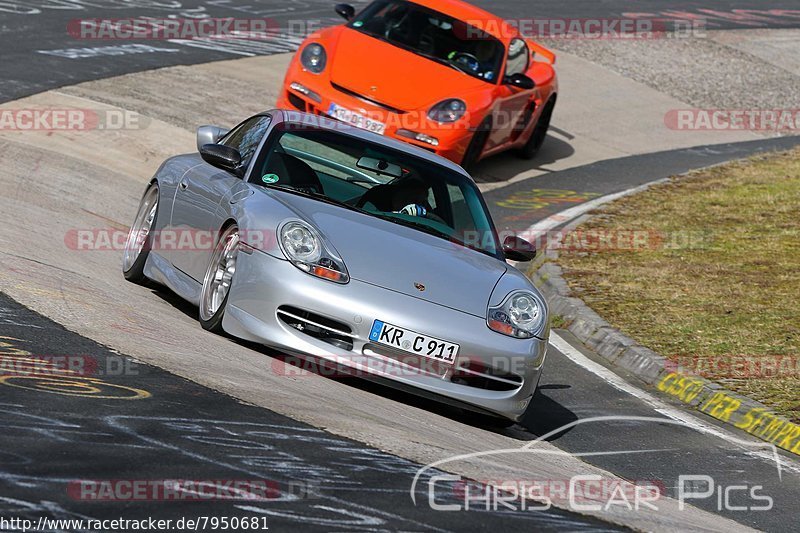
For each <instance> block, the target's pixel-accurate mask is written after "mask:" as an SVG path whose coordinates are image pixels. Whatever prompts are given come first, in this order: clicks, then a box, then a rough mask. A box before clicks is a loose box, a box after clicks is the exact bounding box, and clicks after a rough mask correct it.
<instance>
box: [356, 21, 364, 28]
mask: <svg viewBox="0 0 800 533" xmlns="http://www.w3.org/2000/svg"><path fill="white" fill-rule="evenodd" d="M363 25H364V22H363V21H360V20H357V21H355V22H354V23H353V27H354V28H360V27H361V26H363Z"/></svg>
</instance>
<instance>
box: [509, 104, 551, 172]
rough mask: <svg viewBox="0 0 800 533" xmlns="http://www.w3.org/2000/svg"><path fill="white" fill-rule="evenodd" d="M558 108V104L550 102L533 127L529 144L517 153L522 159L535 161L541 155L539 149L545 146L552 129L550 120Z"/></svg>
mask: <svg viewBox="0 0 800 533" xmlns="http://www.w3.org/2000/svg"><path fill="white" fill-rule="evenodd" d="M555 107H556V102H555V100H553V99H550V100H548V102H547V104H545V108H544V110H543V111H542V114H541V115H540V116H539V121H538V122H536V126H534V127H533V133H531V136H530V138H529V139H528V142H526V143H525V145H524V146H522V148H520V149H519V150H518V151H517V154H518V155H519V156H520V157H521V158H522V159H533V158H534V157H536V154H538V153H539V149H540V148H541V147H542V144H544V140H545V139H546V138H547V130H548V129H550V119H551V118H553V109H555Z"/></svg>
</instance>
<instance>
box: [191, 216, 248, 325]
mask: <svg viewBox="0 0 800 533" xmlns="http://www.w3.org/2000/svg"><path fill="white" fill-rule="evenodd" d="M238 252H239V228H238V227H236V226H229V227H228V228H227V229H226V230H225V231H224V232H223V233H222V235H221V236H220V239H219V242H218V243H217V246H216V247H215V248H214V253H213V254H212V256H211V262H210V263H209V265H208V269H207V270H206V275H205V278H204V279H203V290H202V293H201V294H200V318H201V319H203V320H211V318H212V317H213V316H214V315H215V314H216V313H217V311H219V308H220V306H221V305H222V302H224V301H225V297H226V296H227V295H228V291H229V290H230V288H231V282H232V281H233V275H234V273H235V272H236V257H237V254H238Z"/></svg>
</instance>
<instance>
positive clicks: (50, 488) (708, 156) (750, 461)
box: [0, 138, 800, 531]
mask: <svg viewBox="0 0 800 533" xmlns="http://www.w3.org/2000/svg"><path fill="white" fill-rule="evenodd" d="M799 142H800V140H798V139H797V138H782V139H772V140H764V141H756V142H750V143H739V144H734V145H727V146H715V147H699V148H695V149H690V150H676V151H672V152H665V153H656V154H651V155H645V156H636V157H632V158H626V159H627V160H614V161H606V162H601V163H596V164H593V165H589V166H588V167H587V168H576V169H572V170H569V171H563V172H559V173H553V174H552V175H549V176H548V177H547V179H552V180H554V183H560V184H562V186H566V185H564V184H568V185H569V186H570V187H571V188H573V189H575V190H578V191H589V190H590V189H591V190H592V191H595V192H596V193H597V194H602V193H611V192H615V191H617V190H621V189H625V188H629V187H632V186H636V185H639V184H641V183H642V182H644V181H651V180H652V179H658V178H660V177H662V176H667V175H670V174H675V173H679V172H683V171H687V170H690V169H692V168H698V167H702V166H708V165H711V164H715V163H718V162H720V161H724V160H729V159H731V158H736V157H744V156H747V155H751V154H755V153H759V152H763V151H766V150H772V149H783V148H788V147H790V146H793V145H796V144H798V143H799ZM644 169H649V170H650V174H646V173H645V172H644ZM654 169H658V171H657V172H656V173H654V172H653V170H654ZM598 183H609V184H610V185H609V186H608V187H605V188H603V187H601V186H599V185H598ZM537 185H538V180H537ZM529 187H530V184H527V185H526V184H525V183H524V182H523V183H520V184H515V185H513V186H511V187H510V188H512V189H513V190H512V191H507V192H510V193H511V194H516V193H519V192H526V191H527V188H529ZM510 196H511V195H510V194H506V195H505V196H504V195H503V189H499V190H497V191H492V192H491V193H489V194H487V200H488V201H489V203H490V206H491V209H492V210H495V214H496V216H497V217H498V219H499V220H506V219H507V218H508V217H507V216H504V213H508V212H512V213H513V212H514V210H513V209H512V210H505V211H504V210H496V202H497V201H502V198H508V197H510ZM566 205H569V204H563V203H562V204H561V205H557V204H548V205H547V206H546V207H544V208H541V209H540V210H539V211H537V212H536V213H530V212H528V213H526V216H534V217H536V218H543V217H544V216H546V215H548V214H550V213H552V212H553V211H558V210H561V209H563V208H564V207H565V206H566ZM162 297H163V298H165V300H166V301H168V302H171V303H172V305H173V306H174V309H173V311H174V312H176V313H180V312H181V311H183V312H186V313H188V314H190V315H191V314H192V313H193V309H191V308H190V307H191V306H187V305H185V304H183V303H181V302H178V301H177V299H176V298H174V297H172V296H170V295H168V294H164V295H163V296H162ZM2 307H3V310H2V313H0V317H1V318H2V319H1V320H0V335H2V336H4V337H11V338H13V339H20V340H19V341H14V340H11V339H5V340H4V342H7V343H10V344H11V346H13V347H16V348H20V349H24V350H26V351H27V352H30V353H31V354H34V355H47V356H58V355H71V356H74V355H76V354H80V355H86V356H88V357H90V358H96V360H98V361H99V362H100V364H99V369H100V370H101V371H102V369H103V368H104V363H103V362H104V361H105V358H106V357H109V356H110V357H119V356H118V355H115V354H113V353H112V352H110V351H109V350H108V349H105V348H103V347H102V346H99V345H97V344H96V343H94V342H93V341H90V340H88V339H85V338H82V337H79V336H78V335H76V334H74V333H70V332H67V331H65V330H64V329H63V328H61V327H59V326H57V325H56V324H54V323H52V322H51V321H49V320H48V319H45V318H44V317H41V316H39V315H36V314H35V313H33V312H31V311H30V310H27V309H25V308H24V307H22V306H19V305H18V304H16V303H13V302H11V301H10V300H8V299H7V298H3V300H2ZM559 334H560V335H562V336H564V337H566V338H567V339H569V334H568V333H567V332H564V331H559ZM571 344H572V345H573V347H576V349H579V350H581V348H580V347H579V344H578V343H577V342H572V343H571ZM251 348H252V349H253V350H254V351H259V352H262V353H264V354H265V355H268V356H270V357H276V356H277V354H274V353H271V352H270V351H269V350H264V349H262V348H259V347H256V346H252V347H251ZM4 351H7V350H4ZM581 351H582V352H583V353H584V355H585V356H586V357H587V358H589V359H592V360H595V361H596V362H600V364H604V363H602V362H601V361H600V360H599V359H596V358H594V357H593V356H592V354H591V353H589V352H586V351H585V350H581ZM93 360H95V359H93ZM267 361H268V359H267ZM117 366H119V365H116V366H115V368H116V367H117ZM132 368H133V369H134V371H133V372H127V373H124V374H123V375H109V376H107V375H104V373H103V372H100V374H99V375H98V376H89V377H90V378H92V377H97V378H98V379H101V380H103V381H105V382H108V383H111V384H112V385H122V386H123V387H134V388H137V389H143V390H146V391H150V392H152V394H153V396H152V398H150V399H146V400H141V401H135V400H129V401H121V400H114V399H109V400H102V399H94V398H91V395H86V396H85V397H79V398H72V397H63V396H60V395H56V394H53V393H47V392H43V391H42V390H41V388H43V387H42V386H41V385H39V386H35V387H33V388H34V389H39V390H23V389H20V388H11V387H9V385H10V386H12V387H13V386H14V385H15V384H16V385H20V382H19V381H16V382H15V381H14V378H12V379H11V380H10V381H5V382H4V384H5V385H7V386H6V387H0V389H2V391H3V403H4V404H5V406H6V412H5V414H4V415H3V422H2V423H1V424H0V428H3V432H4V435H5V436H4V438H5V439H6V440H5V441H4V443H6V452H5V454H4V456H3V458H4V460H3V464H4V467H3V472H4V474H3V484H4V488H3V490H2V494H3V496H4V497H5V498H6V500H5V501H6V509H7V510H8V513H16V514H17V515H18V514H19V512H20V509H21V508H22V507H25V508H26V509H27V514H29V515H36V516H39V515H41V514H42V512H44V507H43V505H44V504H43V503H42V501H45V500H46V501H55V502H57V503H58V505H59V506H60V508H61V509H63V513H66V514H68V515H72V514H74V513H80V514H84V515H87V516H93V517H106V518H111V517H115V516H117V515H119V514H120V513H122V511H125V512H124V516H125V517H126V518H138V517H140V516H142V517H143V516H147V515H148V514H152V515H157V516H159V517H162V518H170V517H171V518H178V517H180V516H194V515H199V514H209V515H228V516H229V515H234V514H235V515H236V516H244V515H245V514H247V513H244V514H243V513H241V512H239V511H242V508H241V507H239V508H236V507H235V506H236V505H241V503H236V504H234V503H230V502H222V503H220V502H214V503H211V504H207V505H208V506H206V504H198V503H197V502H190V503H187V502H180V503H174V502H172V503H166V502H159V503H155V502H152V503H139V502H137V503H135V504H130V503H128V504H122V503H119V502H104V503H98V502H85V501H76V500H75V499H74V498H72V497H70V496H69V495H68V494H67V490H66V487H67V486H68V483H69V481H71V480H74V479H77V478H81V479H109V478H115V479H120V478H122V479H128V478H148V479H152V478H154V477H158V478H165V477H166V478H175V477H177V478H184V479H197V478H211V479H268V480H274V481H276V482H278V484H279V486H280V487H285V486H287V483H288V481H289V480H300V481H309V480H311V481H320V482H321V483H322V485H323V489H324V490H323V493H324V495H323V496H322V497H320V498H319V499H310V500H300V501H289V502H286V501H278V502H270V503H262V504H258V505H255V506H251V507H252V508H258V509H260V511H259V512H264V513H269V515H268V516H269V519H270V524H272V525H274V526H275V528H278V527H279V526H289V525H290V524H292V523H293V522H295V521H304V522H302V523H303V524H304V526H307V527H308V528H309V529H315V527H317V526H319V527H323V528H324V527H334V526H336V527H339V526H342V527H343V526H344V525H345V522H344V521H347V520H350V521H351V522H349V523H347V524H346V525H347V527H350V528H359V527H365V526H366V525H368V524H369V525H372V526H375V525H378V523H379V522H380V524H381V525H385V526H386V527H389V528H391V529H395V528H398V527H405V526H404V525H403V524H408V525H412V524H416V525H415V526H414V527H419V528H422V527H423V526H422V524H424V525H425V527H438V528H441V529H455V530H459V529H463V528H467V527H469V528H471V529H475V528H484V527H485V528H494V527H498V526H501V527H503V526H504V525H509V526H510V525H516V526H520V525H530V526H533V527H536V528H540V529H547V528H548V527H550V526H557V527H564V525H565V524H570V525H571V526H572V527H574V528H576V529H580V528H583V527H586V528H589V529H592V528H597V527H600V528H603V527H606V526H605V525H603V524H598V523H597V522H595V521H592V520H586V519H584V518H582V517H580V518H579V517H575V516H571V515H568V514H565V513H562V512H554V513H539V512H534V513H531V512H527V513H511V512H508V513H506V514H503V512H499V513H485V512H483V513H441V512H431V511H429V510H428V509H427V508H419V507H413V506H412V505H411V502H410V500H409V498H408V493H407V490H408V488H409V486H410V481H411V477H412V476H413V473H414V472H415V471H416V469H417V468H418V467H419V465H416V464H414V463H413V462H411V461H406V460H404V459H400V458H398V457H396V456H393V455H390V454H386V453H382V452H380V451H378V450H375V449H371V448H369V447H366V446H364V445H363V444H359V443H356V442H354V441H349V440H347V439H342V438H341V437H336V436H333V435H331V434H328V433H325V432H324V431H322V430H318V429H315V428H313V427H311V426H307V425H304V424H301V423H298V422H295V421H292V420H290V419H287V418H285V417H283V416H281V415H278V414H275V413H273V412H270V411H268V410H265V409H261V408H257V407H253V406H247V405H243V404H241V403H239V402H236V401H234V400H232V399H231V398H230V397H227V396H225V395H222V394H219V393H215V392H213V391H210V390H208V389H206V388H204V387H201V386H199V385H196V384H194V383H192V382H189V381H187V380H184V379H182V378H178V377H176V376H174V375H171V374H168V373H166V372H164V371H161V370H159V369H157V368H154V367H149V366H146V365H142V364H134V365H133V367H132ZM617 372H618V373H619V371H617ZM4 374H6V375H7V374H8V372H4ZM623 374H624V373H623ZM623 377H624V378H626V379H629V381H630V382H631V383H634V384H635V385H637V386H639V387H643V385H642V384H641V383H637V380H636V379H635V378H628V377H627V376H624V375H623ZM45 385H46V386H49V387H51V388H52V384H45ZM337 386H341V387H355V388H357V389H362V390H364V391H366V392H369V393H370V394H375V395H377V396H381V397H384V398H386V399H389V400H391V401H393V402H397V403H399V404H407V405H410V406H414V407H418V408H422V409H433V410H434V412H437V413H438V414H440V415H443V416H445V417H447V418H450V419H451V420H452V423H453V424H455V425H456V427H457V425H459V424H463V423H464V420H465V417H464V414H463V413H462V412H460V411H459V410H456V409H452V408H449V407H431V405H430V404H429V402H427V401H425V400H422V399H420V398H417V397H414V396H411V395H409V394H405V393H402V392H398V391H395V390H392V389H389V388H386V387H383V386H381V385H377V384H374V383H371V382H364V381H361V380H346V381H344V382H342V383H337ZM73 387H78V388H80V386H75V385H74V386H73ZM651 393H652V391H651ZM664 401H665V402H667V403H672V402H671V400H669V399H664ZM675 408H676V409H681V407H680V406H679V405H675ZM609 415H619V416H638V417H657V418H663V414H660V413H657V412H655V411H654V410H653V407H652V406H651V405H649V404H647V403H646V402H643V401H642V400H641V399H639V398H637V397H635V396H633V395H631V394H628V393H627V392H624V391H620V390H619V389H618V388H616V387H614V386H613V385H612V384H610V383H608V382H607V381H604V380H603V379H600V378H598V376H597V375H595V374H594V373H592V372H589V371H587V370H586V369H584V368H580V367H579V366H576V365H575V363H574V362H573V361H571V360H570V359H569V358H568V357H566V356H565V355H564V354H563V353H561V352H560V351H559V350H557V349H555V348H554V347H552V346H551V347H550V349H549V352H548V363H547V365H546V370H545V372H544V375H543V377H542V381H541V384H540V390H539V393H538V395H537V398H536V400H535V403H534V406H533V408H532V411H531V412H530V414H529V416H528V418H527V419H526V420H525V421H524V424H523V425H518V426H515V427H514V428H512V429H510V430H506V434H508V435H509V436H511V437H513V438H515V439H518V440H519V441H520V442H521V443H524V442H525V441H528V440H531V439H533V438H535V437H536V436H541V435H544V434H546V433H548V432H550V431H553V430H556V429H558V428H561V427H562V426H564V425H566V424H569V423H571V422H574V421H576V420H579V419H586V418H588V417H593V416H609ZM708 423H710V424H713V422H708ZM131 428H133V429H131ZM253 428H255V429H253ZM486 431H490V430H489V429H486ZM123 434H124V437H121V435H123ZM309 436H310V437H309ZM549 440H550V442H552V443H553V444H555V445H556V446H557V447H558V448H560V449H562V450H565V451H568V452H570V453H573V454H578V455H582V454H589V455H587V456H583V457H582V459H583V460H584V461H586V462H588V463H590V464H592V465H595V466H598V467H600V468H603V469H605V470H608V471H610V472H613V473H615V474H616V475H619V476H621V477H623V478H624V479H628V480H642V481H649V482H655V483H658V484H659V485H660V486H663V487H664V488H665V489H666V494H667V495H669V496H672V497H675V496H676V486H677V482H678V479H677V476H679V475H711V476H713V478H714V481H715V483H717V485H718V486H719V487H728V486H733V485H741V484H748V485H760V486H762V487H763V491H762V492H763V493H764V494H767V495H769V496H770V497H771V498H773V501H774V508H773V509H772V510H771V511H770V512H751V513H744V512H741V511H725V510H724V509H719V508H718V505H717V500H716V499H715V498H710V499H707V500H698V501H693V502H692V503H693V505H695V506H697V507H699V508H701V509H703V510H706V511H709V512H712V513H718V514H721V515H724V516H726V517H728V518H730V519H732V520H735V521H738V522H740V523H742V524H746V525H749V526H751V527H756V528H759V529H763V530H767V531H788V530H790V529H791V527H792V526H791V524H792V522H791V520H792V518H791V517H792V516H793V512H794V503H795V502H796V501H797V500H798V498H800V476H799V475H798V472H797V471H784V472H783V474H782V478H780V477H779V476H778V474H777V469H776V465H775V464H774V463H771V462H770V461H767V460H764V459H763V458H762V457H756V456H754V455H753V454H751V453H749V450H748V449H745V448H741V447H738V446H735V445H733V444H732V443H731V442H730V441H729V440H726V439H724V438H719V437H717V436H713V435H708V434H703V433H699V432H697V431H695V430H694V429H692V428H687V427H678V426H676V425H674V424H667V423H666V422H665V423H654V422H653V421H612V422H603V423H602V424H587V425H583V426H578V427H575V428H572V429H570V430H568V431H565V432H562V433H560V434H557V435H555V436H553V437H552V438H551V439H549ZM242 441H245V442H244V443H243V442H242ZM54 449H57V450H58V453H55V454H54V453H53V450H54ZM248 450H250V451H248ZM265 450H268V451H267V453H266V454H265ZM629 450H634V451H636V452H635V453H624V452H626V451H629ZM645 450H647V452H645ZM598 452H599V453H600V454H602V455H595V454H598ZM615 452H618V453H615ZM265 455H266V457H265ZM87 456H88V457H91V459H90V460H89V461H87ZM255 456H259V457H260V459H258V461H253V457H255ZM290 456H291V457H290ZM248 457H250V459H249V460H251V463H252V464H249V465H248V464H246V463H247V461H248ZM237 461H242V462H237ZM360 461H364V463H365V464H366V466H364V464H360ZM287 463H289V466H287ZM144 465H147V466H144ZM18 476H22V477H18ZM293 476H294V477H293ZM32 490H35V492H31V491H32ZM326 490H327V492H325V491H326ZM326 498H329V499H328V500H326ZM12 499H13V500H14V501H11V500H12ZM331 501H335V502H336V505H333V504H331ZM424 501H425V500H424V499H423V502H424ZM22 502H27V503H22ZM731 503H732V504H734V505H744V506H748V505H754V504H756V503H757V502H753V501H750V500H748V499H747V498H745V499H742V498H741V497H739V499H734V500H732V502H731ZM200 505H202V513H201V512H199V511H198V512H197V513H195V512H194V511H195V510H196V509H198V508H199V507H197V506H200ZM245 505H246V504H245ZM333 507H336V508H337V509H339V511H333V510H331V509H332V508H333ZM133 509H135V511H134V510H133ZM4 512H5V511H4ZM59 512H61V511H59ZM237 513H238V514H237ZM55 514H58V513H55ZM358 521H360V522H358ZM413 521H416V522H413ZM521 521H524V522H521ZM566 521H569V522H566ZM296 525H297V523H295V526H296Z"/></svg>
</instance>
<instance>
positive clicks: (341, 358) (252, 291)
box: [223, 250, 547, 420]
mask: <svg viewBox="0 0 800 533" xmlns="http://www.w3.org/2000/svg"><path fill="white" fill-rule="evenodd" d="M375 320H381V321H384V322H388V323H390V324H395V325H398V326H401V327H403V328H407V329H408V330H411V331H415V332H419V333H423V334H425V335H429V336H431V337H435V338H438V339H442V340H447V341H449V342H453V343H457V344H458V345H459V346H460V349H459V351H458V357H457V358H456V361H455V363H454V364H447V363H443V362H440V361H431V360H430V359H428V358H425V357H422V356H416V355H413V354H408V353H405V352H402V351H400V350H395V349H392V348H387V347H386V346H384V345H380V344H377V343H375V342H373V341H371V340H370V338H369V335H370V330H371V328H372V325H373V322H374V321H375ZM319 326H321V327H319ZM223 328H224V329H225V331H226V332H228V333H229V334H231V335H234V336H236V337H240V338H243V339H246V340H250V341H254V342H259V343H262V344H265V345H268V346H271V347H274V348H277V349H279V350H281V351H283V352H285V353H288V354H291V355H303V356H312V357H314V358H320V359H322V360H325V361H332V362H334V363H336V364H337V365H341V366H343V367H345V368H350V369H354V370H356V371H357V373H363V374H364V375H365V376H366V377H370V378H377V379H379V380H380V381H383V382H388V383H389V384H391V385H394V386H398V387H400V388H403V389H406V390H410V391H412V392H415V393H418V394H421V395H423V396H433V397H434V398H436V399H437V400H439V401H443V402H445V403H454V404H457V405H460V406H462V407H465V408H467V409H471V410H475V411H479V412H486V413H491V414H494V415H499V416H502V417H506V418H509V419H512V420H518V419H519V418H520V417H521V416H522V415H523V414H524V413H525V410H526V408H527V406H528V403H529V402H530V400H531V398H532V397H533V394H534V392H535V390H536V385H537V384H538V381H539V375H540V373H541V370H542V367H543V364H544V359H545V352H546V349H547V342H546V341H545V340H541V339H537V338H533V339H516V338H511V337H507V336H504V335H501V334H499V333H496V332H494V331H492V330H490V329H489V328H488V327H487V325H486V320H485V318H483V317H477V316H474V315H470V314H466V313H463V312H461V311H456V310H454V309H451V308H448V307H444V306H441V305H437V304H434V303H430V302H428V301H425V300H423V299H421V298H417V297H413V296H409V295H406V294H401V293H399V292H396V291H392V290H388V289H384V288H381V287H378V286H376V285H372V284H370V283H366V282H363V281H359V280H356V279H352V280H350V282H349V283H347V284H344V285H342V284H336V283H332V282H330V281H326V280H323V279H319V278H316V277H314V276H311V275H309V274H307V273H305V272H302V271H300V270H299V269H297V268H296V267H295V266H294V265H292V264H291V263H290V262H289V261H286V260H283V259H278V258H276V257H273V256H271V255H269V254H266V253H263V252H260V251H257V250H252V252H251V253H240V254H239V258H238V260H237V270H236V276H235V278H234V283H233V286H232V287H231V290H230V293H229V296H228V306H227V310H226V313H225V317H224V320H223Z"/></svg>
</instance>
